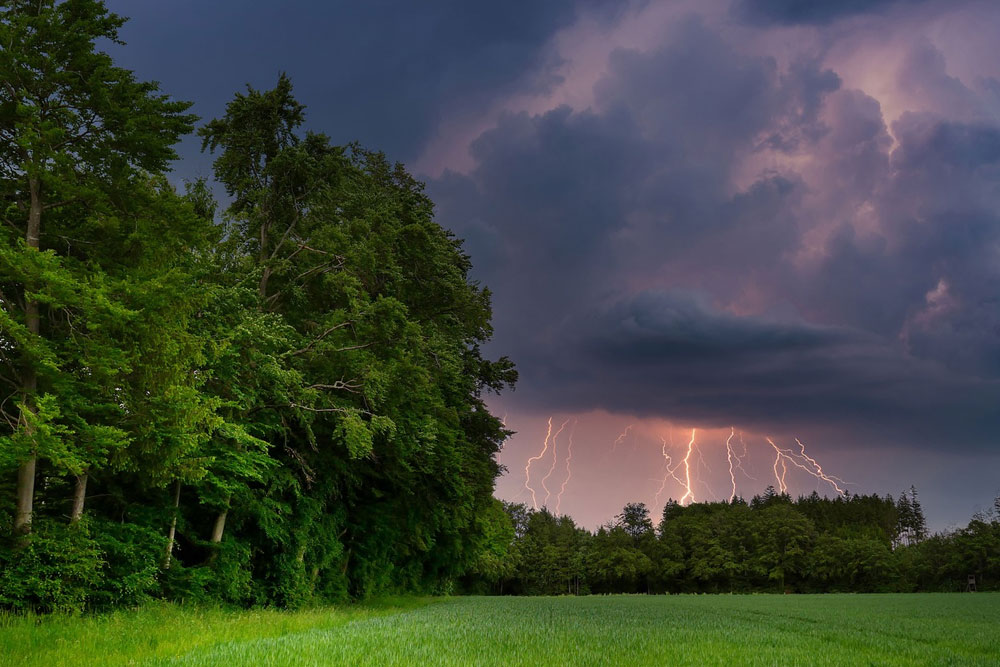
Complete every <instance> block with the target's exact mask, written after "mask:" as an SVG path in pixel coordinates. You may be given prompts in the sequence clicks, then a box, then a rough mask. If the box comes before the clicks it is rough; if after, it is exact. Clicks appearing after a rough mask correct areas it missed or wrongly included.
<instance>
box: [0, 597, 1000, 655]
mask: <svg viewBox="0 0 1000 667" xmlns="http://www.w3.org/2000/svg"><path fill="white" fill-rule="evenodd" d="M426 602H427V601H426V600H419V601H414V602H412V603H409V604H410V605H411V608H410V609H408V610H398V609H399V606H398V605H404V604H407V603H402V602H397V603H396V605H397V607H392V606H386V605H383V606H381V607H375V608H372V607H352V608H347V609H346V610H345V609H333V610H325V611H309V612H296V613H287V614H281V613H279V612H247V613H242V614H234V613H229V614H226V613H224V612H203V611H188V610H182V609H179V608H176V607H162V608H158V609H153V610H143V611H140V612H133V613H132V614H120V615H113V616H108V617H100V618H95V619H86V618H84V619H51V620H47V621H45V622H43V623H42V624H41V625H39V626H37V627H27V626H25V625H23V624H19V623H13V624H8V625H7V627H5V628H3V629H0V656H4V658H8V659H10V664H17V665H30V664H46V665H52V664H98V663H99V664H116V663H117V664H122V662H123V661H127V659H129V658H131V659H133V660H134V661H135V663H137V664H142V663H143V662H150V661H152V662H153V663H154V664H180V665H314V664H320V665H322V664H333V665H414V664H430V665H470V664H481V665H608V664H611V665H713V664H714V665H734V664H762V665H769V664H780V665H817V664H818V665H823V664H826V665H856V664H863V665H868V664H876V665H913V664H933V665H944V664H954V665H998V664H1000V594H989V593H977V594H973V595H969V594H964V595H962V594H933V595H923V594H914V595H816V596H810V595H789V596H780V595H776V596H768V595H759V596H728V595H725V596H648V597H647V596H613V597H584V598H569V597H565V598H449V599H444V600H440V601H438V602H436V603H434V604H426ZM394 609H396V610H398V613H396V612H394ZM94 635H98V637H94ZM178 635H179V636H178ZM185 635H190V636H187V637H185ZM21 642H30V643H31V645H32V646H31V648H30V650H28V649H26V648H25V647H22V646H19V644H20V643H21ZM102 647H103V648H102ZM11 650H14V651H16V653H15V654H13V655H12V654H10V653H9V652H8V651H11ZM102 650H103V651H108V650H110V651H111V653H103V652H102ZM109 656H113V657H109ZM4 658H0V660H2V659H4ZM74 658H75V659H74Z"/></svg>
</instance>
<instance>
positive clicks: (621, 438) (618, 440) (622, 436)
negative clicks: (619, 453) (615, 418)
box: [611, 424, 635, 454]
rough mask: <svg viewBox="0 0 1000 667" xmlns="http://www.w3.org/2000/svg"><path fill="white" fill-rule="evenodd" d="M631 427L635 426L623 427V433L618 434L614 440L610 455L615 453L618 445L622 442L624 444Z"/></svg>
mask: <svg viewBox="0 0 1000 667" xmlns="http://www.w3.org/2000/svg"><path fill="white" fill-rule="evenodd" d="M633 426H635V424H629V425H628V426H626V427H625V430H624V431H622V432H621V433H620V434H618V437H617V438H615V444H614V445H612V447H611V453H612V454H613V453H614V452H615V450H616V449H618V445H620V444H622V443H623V442H625V438H627V437H628V432H629V431H631V430H632V427H633Z"/></svg>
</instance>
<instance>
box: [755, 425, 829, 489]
mask: <svg viewBox="0 0 1000 667" xmlns="http://www.w3.org/2000/svg"><path fill="white" fill-rule="evenodd" d="M767 442H768V443H769V444H770V445H771V447H773V448H774V451H775V454H776V455H777V458H776V459H775V461H774V474H775V477H777V475H778V460H779V459H780V460H781V465H782V475H781V479H780V482H781V486H782V487H783V489H782V493H784V490H785V489H787V488H788V487H787V486H786V485H785V473H787V472H788V466H787V464H788V463H791V464H792V465H794V466H795V467H796V468H799V469H801V470H804V471H805V472H806V473H808V474H809V475H812V476H813V477H815V478H816V479H818V480H822V481H824V482H827V483H828V484H830V486H832V487H833V488H834V490H835V491H836V492H837V493H838V494H840V495H844V490H843V489H841V488H840V486H839V485H838V484H837V482H840V483H841V484H847V482H845V481H844V480H842V479H840V478H839V477H831V476H829V475H827V474H826V473H824V472H823V466H821V465H820V464H819V462H817V461H816V459H814V458H812V457H811V456H809V455H808V454H806V447H805V445H803V444H802V443H801V442H800V441H799V439H798V438H796V439H795V442H796V443H798V445H799V449H800V450H801V453H799V454H796V453H795V452H793V451H792V450H790V449H782V448H781V447H778V446H777V445H776V444H774V441H773V440H771V439H770V438H767ZM799 459H804V460H805V461H808V462H809V465H810V466H812V467H811V468H809V467H806V466H805V465H804V464H803V463H802V462H801V461H799Z"/></svg>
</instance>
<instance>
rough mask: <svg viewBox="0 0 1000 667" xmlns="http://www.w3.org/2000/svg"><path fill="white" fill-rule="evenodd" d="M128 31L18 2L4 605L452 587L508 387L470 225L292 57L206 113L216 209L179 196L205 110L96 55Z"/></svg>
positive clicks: (501, 432)
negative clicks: (183, 147) (353, 134)
mask: <svg viewBox="0 0 1000 667" xmlns="http://www.w3.org/2000/svg"><path fill="white" fill-rule="evenodd" d="M123 23H124V19H123V18H121V17H119V16H117V15H115V14H112V13H110V12H109V11H108V10H107V9H106V7H105V6H104V4H103V2H101V1H99V0H63V1H57V0H30V1H26V0H14V1H11V2H5V3H0V44H2V46H0V214H2V216H3V223H4V224H3V225H0V387H2V389H0V394H2V395H0V417H2V419H0V533H2V537H0V607H5V608H12V609H29V608H31V609H37V610H43V611H44V610H52V609H82V608H101V607H109V606H121V605H133V604H136V603H139V602H141V601H142V600H144V599H147V598H149V597H159V596H165V597H167V598H170V599H181V600H192V601H197V600H217V601H222V602H226V603H233V604H268V605H279V606H298V605H302V604H306V603H309V602H313V601H329V600H338V599H343V598H346V597H364V596H367V595H371V594H374V593H378V592H384V591H430V592H433V591H447V590H450V587H451V586H452V583H453V582H454V581H455V580H456V578H457V577H459V576H460V575H462V574H463V573H464V572H466V571H467V570H468V569H469V568H470V567H471V566H472V564H474V563H476V562H478V561H479V559H480V557H481V554H482V552H483V549H484V545H485V544H486V541H487V539H488V535H489V527H490V525H491V523H492V522H496V521H502V520H505V515H504V513H503V510H502V507H501V506H500V505H499V503H498V501H496V500H494V499H493V497H492V491H493V485H494V480H495V478H496V476H497V475H498V474H499V472H500V469H499V466H498V464H497V463H496V454H497V452H498V451H499V448H500V445H501V443H502V441H503V440H504V438H505V437H506V436H507V435H508V432H507V431H505V429H504V428H503V425H502V424H501V422H500V420H498V419H497V418H495V417H494V416H493V415H491V414H490V412H489V411H488V410H487V408H486V406H485V404H484V402H483V394H484V392H490V391H500V390H501V389H503V388H504V387H507V386H510V385H512V384H513V382H514V381H515V380H516V371H515V370H514V367H513V365H512V364H511V362H510V361H509V360H507V359H506V358H501V359H498V360H495V361H491V360H489V359H486V358H484V356H483V355H482V354H481V352H480V346H481V345H482V344H483V343H484V342H485V341H486V340H488V339H489V338H490V336H491V334H492V331H491V325H490V319H491V308H490V294H489V292H488V290H486V289H485V288H483V287H481V286H479V285H478V284H476V283H475V282H474V281H472V280H471V279H470V278H469V271H470V268H471V265H470V262H469V258H468V257H467V256H466V254H465V253H464V252H463V251H462V247H461V242H460V241H459V240H457V239H455V238H454V237H453V236H452V235H451V234H450V233H449V232H447V231H446V230H444V229H442V228H441V227H440V226H438V225H437V224H436V223H435V222H434V217H433V215H434V212H433V205H432V203H431V201H430V200H429V199H428V198H427V196H426V195H425V194H424V192H423V186H422V184H421V183H419V182H418V181H416V180H415V179H414V178H412V177H411V176H410V174H408V173H407V172H406V170H405V169H404V168H403V167H402V166H401V165H399V164H393V163H391V162H390V161H388V160H387V159H386V157H385V156H384V155H383V154H381V153H379V152H375V151H370V150H367V149H365V148H362V147H360V146H358V145H348V146H336V145H333V144H331V142H330V140H329V138H328V137H327V136H325V135H323V134H321V133H317V132H310V131H303V129H302V126H303V123H304V120H305V109H304V107H303V105H302V104H300V103H299V102H298V101H297V100H296V99H295V97H294V96H293V93H292V85H291V82H290V81H289V79H288V78H287V77H285V76H284V75H282V76H281V77H280V78H279V80H278V82H277V85H276V86H275V87H274V88H273V89H270V90H256V89H253V88H251V87H249V86H248V87H247V89H246V91H244V92H241V93H238V94H236V95H235V97H234V98H233V100H232V101H231V102H230V103H229V104H228V106H227V107H226V110H225V114H224V115H223V116H222V117H220V118H216V119H214V120H211V121H209V122H207V123H205V124H202V125H200V127H198V129H197V133H198V136H199V137H200V138H201V140H202V142H203V150H204V151H207V152H209V153H211V154H212V155H213V156H214V174H215V179H216V182H217V183H218V186H217V187H221V188H223V189H224V190H225V193H226V201H227V202H228V203H227V205H226V206H225V209H224V210H219V205H218V204H217V202H216V200H215V199H214V197H213V195H212V186H210V184H209V183H206V182H204V181H198V182H192V183H188V184H187V186H186V188H185V190H184V192H178V191H177V190H176V189H175V188H174V187H172V185H171V184H170V182H169V181H168V180H167V178H166V176H165V174H166V172H167V169H168V165H169V162H170V161H171V160H173V159H175V158H176V154H175V152H174V148H173V147H174V145H175V144H176V142H177V141H178V140H179V138H180V137H182V136H183V135H185V134H187V133H189V132H191V131H192V130H194V129H195V127H196V125H197V124H198V121H197V119H196V118H195V116H193V115H192V114H190V113H189V112H188V111H189V108H190V104H189V103H187V102H181V101H177V100H174V99H172V98H170V97H169V96H167V95H165V94H163V93H162V92H161V91H160V90H159V88H158V85H157V84H156V83H152V82H144V81H139V80H137V79H136V77H135V76H134V74H133V73H132V72H130V71H128V70H126V69H123V68H120V67H118V66H116V65H115V64H114V62H113V60H112V58H111V57H110V56H109V55H107V54H106V53H104V52H103V51H101V50H100V48H99V45H100V44H106V43H112V42H117V41H118V31H119V29H120V28H121V26H122V25H123ZM345 103H349V101H347V100H345Z"/></svg>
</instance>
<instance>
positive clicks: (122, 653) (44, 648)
mask: <svg viewBox="0 0 1000 667" xmlns="http://www.w3.org/2000/svg"><path fill="white" fill-rule="evenodd" d="M429 602H431V600H430V599H427V598H400V599H395V598H393V599H386V600H380V601H377V602H371V603H366V604H364V605H351V606H344V607H326V608H323V609H308V610H305V611H295V612H288V611H274V610H263V609H257V610H250V611H227V610H223V609H212V608H206V607H183V606H180V605H175V604H168V603H162V604H151V605H148V606H146V607H143V608H142V609H139V610H137V611H136V610H131V611H117V612H114V613H111V614H102V615H96V616H75V617H74V616H61V615H53V616H35V617H25V616H12V615H9V614H3V613H0V665H4V666H5V665H17V667H30V666H32V665H39V666H42V665H45V666H46V667H47V666H53V667H55V666H56V665H109V666H111V665H136V664H149V663H153V662H156V660H158V659H163V658H170V657H176V656H181V655H188V654H193V655H197V654H199V653H201V652H207V651H209V650H211V649H212V647H214V646H217V645H219V644H222V643H227V642H232V643H240V642H252V641H259V640H261V639H265V638H268V637H279V636H290V637H294V636H299V635H300V634H301V633H303V632H306V631H322V630H334V629H336V628H338V627H341V626H345V625H347V624H349V623H352V622H358V621H363V620H366V619H372V618H376V617H379V616H385V615H387V614H399V613H400V612H404V611H407V610H410V609H416V608H419V607H422V606H424V605H426V604H428V603H429Z"/></svg>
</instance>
